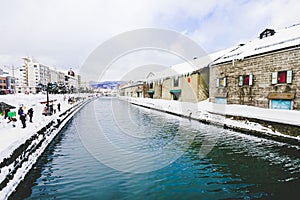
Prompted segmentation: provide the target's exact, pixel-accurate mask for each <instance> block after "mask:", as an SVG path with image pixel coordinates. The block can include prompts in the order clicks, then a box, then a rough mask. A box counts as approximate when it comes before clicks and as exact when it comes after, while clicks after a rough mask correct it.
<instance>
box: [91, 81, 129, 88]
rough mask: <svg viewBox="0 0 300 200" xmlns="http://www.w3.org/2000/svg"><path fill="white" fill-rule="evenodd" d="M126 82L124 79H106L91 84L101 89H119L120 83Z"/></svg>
mask: <svg viewBox="0 0 300 200" xmlns="http://www.w3.org/2000/svg"><path fill="white" fill-rule="evenodd" d="M122 83H124V81H104V82H100V83H93V84H92V85H91V86H92V87H93V88H97V89H99V88H101V89H112V90H113V89H118V87H119V85H120V84H122Z"/></svg>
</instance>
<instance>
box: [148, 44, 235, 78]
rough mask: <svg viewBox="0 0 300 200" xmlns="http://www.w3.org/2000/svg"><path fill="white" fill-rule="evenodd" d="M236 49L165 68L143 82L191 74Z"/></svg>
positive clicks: (225, 50)
mask: <svg viewBox="0 0 300 200" xmlns="http://www.w3.org/2000/svg"><path fill="white" fill-rule="evenodd" d="M236 48H238V47H237V46H235V47H231V48H228V49H224V50H222V51H217V52H214V53H211V54H208V55H204V56H201V57H196V58H195V59H193V60H190V61H187V62H184V63H180V64H176V65H173V66H172V67H170V68H167V69H165V70H163V71H161V72H155V74H154V75H153V76H150V77H148V78H147V79H146V80H145V81H153V80H160V79H163V78H167V77H174V76H180V75H185V74H191V73H192V72H195V71H197V70H199V69H202V68H204V67H207V66H208V65H209V64H210V63H212V62H213V61H215V60H217V59H219V58H221V57H222V56H224V55H225V54H226V53H228V52H231V51H233V50H235V49H236Z"/></svg>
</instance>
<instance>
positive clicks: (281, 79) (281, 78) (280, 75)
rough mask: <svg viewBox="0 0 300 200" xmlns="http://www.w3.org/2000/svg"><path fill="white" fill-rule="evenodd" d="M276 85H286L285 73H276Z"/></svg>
mask: <svg viewBox="0 0 300 200" xmlns="http://www.w3.org/2000/svg"><path fill="white" fill-rule="evenodd" d="M278 83H286V71H283V72H278Z"/></svg>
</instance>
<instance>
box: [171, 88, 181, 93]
mask: <svg viewBox="0 0 300 200" xmlns="http://www.w3.org/2000/svg"><path fill="white" fill-rule="evenodd" d="M170 93H181V89H177V90H170Z"/></svg>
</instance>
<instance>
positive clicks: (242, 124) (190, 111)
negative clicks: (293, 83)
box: [120, 97, 300, 142]
mask: <svg viewBox="0 0 300 200" xmlns="http://www.w3.org/2000/svg"><path fill="white" fill-rule="evenodd" d="M120 98H121V99H124V100H127V101H128V102H130V103H134V104H137V105H141V106H145V107H150V108H154V109H157V110H162V111H167V112H170V113H174V114H179V115H182V116H186V117H191V118H193V119H197V120H205V121H208V122H213V123H216V124H221V125H224V124H225V125H226V126H227V127H232V128H240V129H246V130H253V131H259V132H262V133H265V134H269V135H276V136H281V137H286V138H291V139H295V140H298V141H299V142H300V136H298V137H294V136H289V135H285V134H281V133H279V132H276V131H273V130H272V129H271V128H268V127H264V126H262V125H261V124H259V123H254V122H249V121H247V120H244V121H241V120H233V119H229V118H226V117H225V115H227V116H228V115H229V116H241V117H245V118H253V119H260V120H264V121H270V122H277V123H284V124H290V125H296V126H299V130H300V111H295V110H274V109H264V108H257V107H253V106H245V105H222V104H214V103H211V102H209V101H208V100H205V101H202V102H198V103H188V102H178V101H169V100H161V99H150V98H126V97H125V98H124V97H120Z"/></svg>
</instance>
